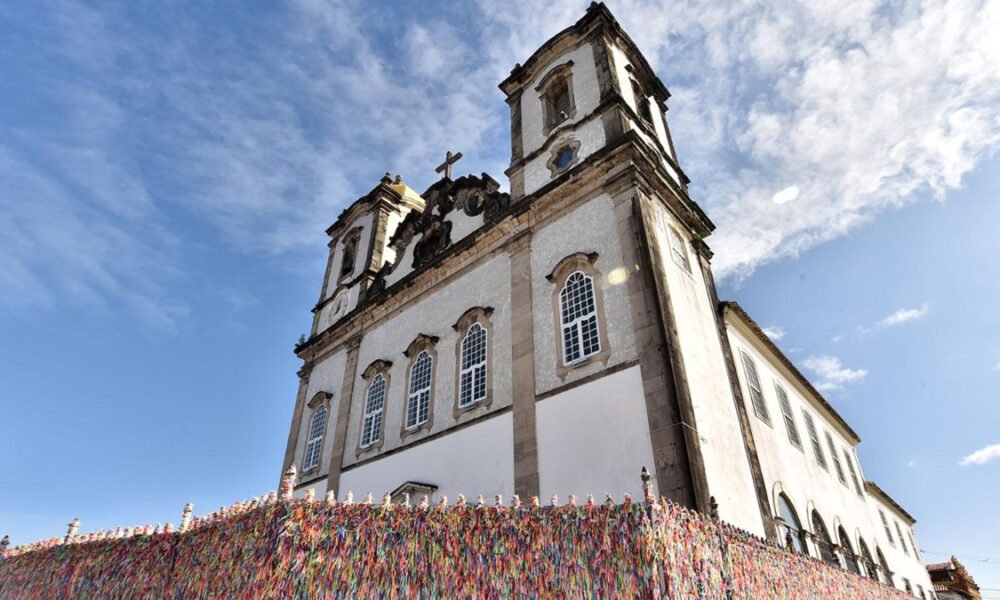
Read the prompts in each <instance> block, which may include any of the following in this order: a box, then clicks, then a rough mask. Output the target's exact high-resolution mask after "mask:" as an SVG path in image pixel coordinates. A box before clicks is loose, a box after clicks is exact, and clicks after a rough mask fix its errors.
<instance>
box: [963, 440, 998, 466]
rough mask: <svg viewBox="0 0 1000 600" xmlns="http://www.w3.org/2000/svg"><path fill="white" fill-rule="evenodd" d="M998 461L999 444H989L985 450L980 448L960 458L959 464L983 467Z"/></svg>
mask: <svg viewBox="0 0 1000 600" xmlns="http://www.w3.org/2000/svg"><path fill="white" fill-rule="evenodd" d="M997 459H1000V444H990V445H989V446H986V447H985V448H980V449H979V450H976V451H975V452H973V453H972V454H970V455H968V456H966V457H964V458H962V461H961V462H960V463H959V464H960V465H963V466H968V465H985V464H986V463H988V462H992V461H994V460H997Z"/></svg>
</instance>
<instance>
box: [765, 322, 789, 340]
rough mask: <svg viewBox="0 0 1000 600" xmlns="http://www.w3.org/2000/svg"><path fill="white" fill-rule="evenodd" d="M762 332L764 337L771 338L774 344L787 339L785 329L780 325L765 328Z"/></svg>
mask: <svg viewBox="0 0 1000 600" xmlns="http://www.w3.org/2000/svg"><path fill="white" fill-rule="evenodd" d="M761 331H763V332H764V335H766V336H767V337H769V338H771V341H773V342H777V341H779V340H781V338H783V337H785V329H784V328H783V327H780V326H778V325H772V326H770V327H764V328H763V329H761Z"/></svg>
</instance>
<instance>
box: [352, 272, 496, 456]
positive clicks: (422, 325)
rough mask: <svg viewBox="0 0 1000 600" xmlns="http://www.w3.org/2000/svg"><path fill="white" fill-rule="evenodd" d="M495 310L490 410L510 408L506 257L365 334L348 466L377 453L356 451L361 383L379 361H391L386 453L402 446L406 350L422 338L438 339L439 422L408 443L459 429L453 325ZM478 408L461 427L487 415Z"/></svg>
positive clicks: (464, 416)
mask: <svg viewBox="0 0 1000 600" xmlns="http://www.w3.org/2000/svg"><path fill="white" fill-rule="evenodd" d="M476 306H482V307H492V308H493V314H492V316H491V317H490V321H491V323H492V332H491V335H490V342H489V343H490V345H489V352H490V357H489V368H490V369H492V382H493V403H492V405H491V406H490V409H489V410H490V411H495V410H498V409H501V408H503V407H505V406H509V405H510V403H511V367H510V365H511V343H510V321H511V314H510V259H509V257H508V256H507V254H504V253H501V254H498V255H497V256H495V257H494V258H492V259H490V260H489V261H487V262H485V263H482V264H480V265H479V266H477V267H476V268H474V269H472V270H471V271H469V272H467V273H465V274H463V275H462V276H460V277H458V278H457V279H455V280H454V281H451V282H450V283H447V284H445V285H442V286H440V287H439V288H438V289H437V290H436V291H435V292H433V293H431V294H429V295H427V296H425V297H424V298H422V299H421V300H419V301H417V302H416V303H414V304H410V305H408V306H406V307H404V308H403V309H402V311H401V312H400V313H399V314H397V315H395V316H392V317H391V318H389V319H387V320H385V321H383V322H382V323H381V324H379V325H378V326H377V327H376V328H374V329H371V330H369V331H366V332H365V334H364V338H363V339H362V341H361V347H360V349H359V354H358V374H359V377H358V379H357V380H356V381H355V386H354V399H353V404H352V406H351V417H350V419H351V420H350V422H349V423H348V427H347V445H346V448H345V453H344V463H345V465H350V464H354V463H355V462H358V461H359V460H364V459H366V458H368V457H369V456H372V455H373V454H374V453H375V452H376V451H372V452H366V453H363V454H361V456H360V457H357V456H356V454H355V450H356V448H357V445H358V439H359V436H360V427H361V418H362V414H363V408H364V407H363V399H364V395H365V392H366V391H367V388H366V384H365V382H364V381H363V380H361V378H360V374H361V373H362V372H363V371H364V369H365V368H366V367H367V366H368V365H369V364H371V363H372V362H374V361H375V360H378V359H381V360H388V361H392V363H393V364H392V369H391V371H390V381H389V389H388V391H387V394H386V403H385V413H384V424H383V427H384V436H385V437H384V442H383V445H382V449H381V451H382V452H385V451H388V450H391V449H393V448H396V447H398V446H400V445H401V441H400V433H399V432H400V427H401V425H402V422H403V413H404V406H405V402H406V382H407V371H408V369H409V359H408V358H407V357H406V356H404V355H403V351H404V350H406V348H407V347H408V346H409V345H410V342H412V341H413V340H414V339H416V337H417V335H418V334H421V333H422V334H426V335H430V336H437V337H438V338H439V340H438V343H437V345H436V350H437V360H436V361H435V365H434V378H435V389H434V397H433V404H434V418H433V425H432V427H431V429H430V431H429V432H426V431H423V432H419V433H416V434H413V435H410V436H408V437H407V438H406V442H407V443H409V442H411V441H413V440H418V439H421V438H423V437H426V436H427V435H429V434H433V433H436V432H439V431H443V430H445V429H448V428H450V427H452V426H454V425H455V424H456V420H455V418H454V416H453V410H454V401H455V381H456V377H457V369H456V354H455V349H456V346H457V344H458V342H459V336H460V335H464V332H457V331H455V330H454V329H453V328H452V325H454V324H455V322H456V321H458V319H459V317H461V316H462V314H463V313H465V311H466V310H468V309H470V308H473V307H476ZM483 411H484V409H475V410H473V411H469V412H466V413H463V414H461V415H459V419H458V421H457V422H459V423H461V422H464V421H466V420H469V419H471V418H475V417H478V416H480V415H482V414H483Z"/></svg>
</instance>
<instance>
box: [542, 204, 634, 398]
mask: <svg viewBox="0 0 1000 600" xmlns="http://www.w3.org/2000/svg"><path fill="white" fill-rule="evenodd" d="M578 252H582V253H584V254H588V253H590V252H597V253H598V258H597V262H596V263H595V267H596V268H597V270H599V271H600V273H601V279H600V281H595V284H596V285H600V287H601V291H602V294H603V297H604V313H603V314H599V315H598V318H600V319H603V320H604V323H605V326H606V328H607V333H608V340H607V341H608V343H609V345H610V347H611V356H610V357H609V359H608V362H607V365H604V364H602V363H600V362H591V363H587V364H585V365H583V366H581V367H577V368H575V369H572V370H571V371H569V372H568V373H567V374H566V376H565V378H562V379H561V378H560V377H559V375H558V373H557V371H556V369H557V361H560V360H562V358H561V357H562V352H561V350H560V348H559V347H558V346H557V343H558V340H560V339H561V336H560V335H558V334H557V327H558V325H557V323H556V314H555V312H554V310H553V304H552V293H553V290H554V289H555V286H556V283H553V282H551V281H549V280H548V279H546V277H545V276H546V275H548V274H549V273H551V272H552V270H553V269H554V268H555V267H556V265H557V264H558V263H559V261H561V260H562V259H563V258H566V257H567V256H570V255H572V254H576V253H578ZM616 269H617V270H619V271H618V273H619V274H621V273H622V271H623V270H624V271H627V269H628V266H627V265H625V264H624V260H623V259H622V252H621V247H620V245H619V243H618V234H617V230H616V229H615V214H614V203H613V201H612V200H611V197H610V196H608V195H607V194H600V195H598V196H595V197H594V198H593V199H591V200H588V201H586V202H585V203H583V204H581V205H579V206H577V207H576V208H575V209H574V210H573V211H571V212H569V213H568V214H566V215H564V216H563V217H562V218H560V219H558V220H556V221H554V222H552V223H550V224H548V225H546V226H544V227H542V228H540V229H538V230H536V231H535V233H534V236H533V237H532V240H531V296H532V298H531V302H532V312H533V315H532V317H533V318H532V321H533V325H534V334H535V335H534V340H535V393H536V394H544V393H545V392H548V391H550V390H552V389H555V388H557V387H559V386H561V385H564V384H568V383H571V382H573V381H576V380H578V379H581V378H583V377H587V376H588V375H593V374H595V373H598V372H600V371H602V370H604V369H605V368H610V367H614V366H616V365H619V364H621V363H623V362H627V361H630V360H635V359H636V358H637V357H638V355H637V353H636V347H635V328H634V326H633V323H632V312H631V311H632V307H631V304H630V303H629V297H628V285H627V280H626V279H625V278H624V277H622V278H621V279H618V278H615V277H609V275H610V274H611V273H612V272H613V271H615V270H616Z"/></svg>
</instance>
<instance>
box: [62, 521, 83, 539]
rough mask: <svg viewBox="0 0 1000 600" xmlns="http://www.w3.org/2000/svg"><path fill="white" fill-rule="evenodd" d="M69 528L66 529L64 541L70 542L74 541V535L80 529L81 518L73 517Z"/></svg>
mask: <svg viewBox="0 0 1000 600" xmlns="http://www.w3.org/2000/svg"><path fill="white" fill-rule="evenodd" d="M68 527H69V529H67V530H66V537H64V538H63V543H64V544H68V543H70V542H71V541H73V537H74V536H75V535H76V532H77V530H78V529H80V519H73V520H72V521H70V522H69V526H68Z"/></svg>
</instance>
